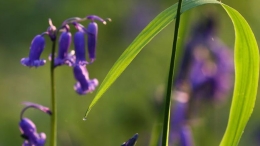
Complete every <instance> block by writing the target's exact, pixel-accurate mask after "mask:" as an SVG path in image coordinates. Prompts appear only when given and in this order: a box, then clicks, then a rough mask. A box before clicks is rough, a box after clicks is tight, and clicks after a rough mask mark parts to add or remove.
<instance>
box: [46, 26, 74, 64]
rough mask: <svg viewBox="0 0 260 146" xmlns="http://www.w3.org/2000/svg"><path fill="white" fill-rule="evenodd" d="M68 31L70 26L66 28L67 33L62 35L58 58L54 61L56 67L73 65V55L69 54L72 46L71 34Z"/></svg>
mask: <svg viewBox="0 0 260 146" xmlns="http://www.w3.org/2000/svg"><path fill="white" fill-rule="evenodd" d="M68 29H69V28H68V26H66V28H65V31H64V32H62V33H61V35H60V39H59V50H58V56H57V57H56V58H55V60H54V66H55V67H56V66H60V65H63V64H67V65H69V66H71V65H72V64H71V62H72V60H73V59H72V58H71V55H69V54H68V50H69V48H70V44H71V33H70V32H69V30H68ZM50 59H51V58H50Z"/></svg>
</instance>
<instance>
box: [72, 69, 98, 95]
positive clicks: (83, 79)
mask: <svg viewBox="0 0 260 146" xmlns="http://www.w3.org/2000/svg"><path fill="white" fill-rule="evenodd" d="M73 72H74V77H75V79H76V80H77V81H78V82H77V83H76V84H75V85H74V90H75V91H76V92H77V93H78V94H80V95H84V94H87V93H89V92H92V91H94V90H95V88H96V86H97V85H98V80H97V79H93V80H90V79H89V75H88V71H87V69H86V67H85V66H83V65H76V66H74V67H73Z"/></svg>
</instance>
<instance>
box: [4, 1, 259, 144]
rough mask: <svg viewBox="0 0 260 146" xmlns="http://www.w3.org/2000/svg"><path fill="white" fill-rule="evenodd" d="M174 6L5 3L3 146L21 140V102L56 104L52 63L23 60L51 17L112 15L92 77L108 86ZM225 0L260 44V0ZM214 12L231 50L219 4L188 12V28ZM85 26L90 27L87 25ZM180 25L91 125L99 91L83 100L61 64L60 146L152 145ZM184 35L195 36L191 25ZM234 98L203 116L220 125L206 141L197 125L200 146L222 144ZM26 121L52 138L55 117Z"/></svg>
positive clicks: (147, 54) (109, 95) (129, 73)
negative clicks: (125, 55) (122, 58)
mask: <svg viewBox="0 0 260 146" xmlns="http://www.w3.org/2000/svg"><path fill="white" fill-rule="evenodd" d="M175 2H176V1H169V0H167V1H153V0H142V1H137V0H133V1H119V0H111V1H109V2H106V3H104V1H101V0H95V1H94V0H90V1H83V0H78V1H68V0H64V1H61V0H57V1H50V0H47V1H46V0H45V1H41V0H36V1H25V2H24V1H23V2H21V1H16V0H10V1H1V2H0V18H1V20H2V21H1V23H0V32H1V33H0V58H1V61H0V99H1V102H0V111H1V114H0V129H1V131H0V146H6V145H21V143H22V139H21V138H20V132H19V129H18V122H19V114H20V111H21V109H22V107H23V105H21V102H23V101H31V102H35V103H39V104H43V105H46V106H49V105H50V97H49V95H50V87H49V78H50V77H49V64H50V63H49V62H48V63H47V65H46V66H44V67H40V68H38V69H34V68H32V69H28V68H26V67H23V66H22V65H20V63H19V61H20V59H21V58H22V57H25V56H27V55H28V49H29V46H30V43H31V40H32V38H33V37H34V36H35V35H36V34H39V33H41V32H43V31H45V30H46V28H47V27H48V21H47V20H48V18H52V20H53V22H54V24H55V25H56V26H59V24H61V23H62V21H63V20H64V19H66V18H69V17H74V16H79V17H83V16H85V15H88V14H97V15H99V16H101V17H110V18H112V20H113V21H112V22H111V23H108V25H106V26H104V25H102V24H99V37H98V38H99V39H98V49H97V60H96V62H95V64H93V65H90V66H88V70H89V72H90V78H98V79H99V80H100V82H101V81H102V80H103V79H104V77H105V75H106V74H107V72H108V70H109V69H110V68H111V66H112V65H113V63H114V62H115V61H116V59H117V58H118V57H119V55H120V54H121V53H122V52H123V51H124V49H125V48H126V47H127V46H128V45H129V44H130V43H131V42H132V40H133V39H134V38H135V37H136V36H137V34H138V33H139V32H140V31H141V30H142V29H143V28H144V27H145V26H146V25H147V24H148V23H149V21H151V20H152V19H153V18H154V17H155V16H156V15H157V14H158V13H159V12H161V11H162V10H164V9H165V8H167V7H169V6H170V5H172V4H174V3H175ZM224 2H225V1H224ZM225 3H226V4H228V5H230V6H232V7H233V8H235V9H236V10H238V11H239V12H240V13H241V14H242V15H243V16H244V17H245V19H246V20H247V21H248V23H249V24H250V26H251V28H252V30H253V31H254V33H255V36H256V39H257V40H260V39H259V38H260V32H259V28H258V26H259V25H260V18H259V17H257V16H258V9H257V6H258V5H259V4H260V2H259V1H257V0H250V1H248V2H247V3H246V2H242V1H241V2H237V1H235V0H229V1H227V2H225ZM209 10H213V11H215V13H217V14H219V23H220V27H219V36H220V37H221V39H222V40H223V41H224V42H225V43H226V44H227V45H228V46H229V47H230V48H233V44H234V31H233V27H232V23H231V21H230V20H229V18H228V16H227V15H226V12H224V10H223V9H222V8H221V7H220V6H216V5H206V6H202V7H199V8H195V9H193V10H191V11H189V12H188V13H187V14H185V15H189V20H187V23H188V24H191V23H192V22H193V21H194V20H197V19H198V18H200V17H201V16H202V15H205V14H206V13H207V12H208V11H209ZM84 24H85V25H87V22H85V23H84ZM173 25H174V24H171V25H169V27H167V28H166V29H165V30H163V31H162V32H161V33H160V34H159V35H158V36H156V37H155V39H153V41H152V42H151V43H150V44H148V45H147V46H146V47H145V49H144V50H143V51H142V52H141V53H140V54H139V55H138V56H137V58H136V59H135V60H134V61H133V63H131V64H130V66H129V67H128V68H127V69H126V71H125V72H124V73H123V74H122V76H120V77H119V79H118V80H117V81H116V82H115V84H113V85H112V87H111V88H110V89H109V90H108V91H107V92H106V93H105V94H104V98H102V99H101V100H100V101H99V104H97V105H96V106H95V107H94V109H93V110H92V112H91V114H90V115H89V117H88V120H87V121H85V122H84V121H83V120H82V117H83V115H84V112H85V110H86V109H87V107H88V105H89V103H90V101H91V99H92V98H93V97H94V95H95V92H94V93H93V94H89V95H86V96H78V95H77V94H76V93H75V91H74V90H73V85H74V83H75V80H74V78H73V74H72V70H71V68H69V67H61V68H58V69H57V70H56V80H57V98H58V145H74V146H77V145H88V144H91V145H104V144H106V145H120V144H121V143H122V142H123V141H125V140H127V139H128V138H129V137H131V136H132V135H133V134H134V133H136V132H138V133H139V134H140V137H139V140H138V144H137V145H140V146H141V145H147V143H148V142H149V137H150V133H151V131H152V128H153V124H154V122H156V118H157V116H158V115H157V114H158V112H157V110H158V109H157V107H156V106H155V103H154V97H155V92H156V90H157V88H158V86H161V85H164V83H165V81H166V78H167V69H168V62H169V59H170V55H169V54H170V49H171V45H172V43H171V42H172V37H173V28H174V26H173ZM181 25H182V24H181ZM188 26H189V25H188ZM72 30H73V29H72ZM74 31H75V30H74ZM185 31H186V32H187V34H189V33H188V32H189V28H187V30H185ZM183 37H184V38H187V37H188V36H183ZM46 40H47V39H46ZM46 42H47V45H46V48H45V51H44V53H43V55H42V58H47V56H48V55H49V53H50V46H51V42H50V41H49V40H48V41H46ZM258 43H259V41H258ZM230 101H231V99H230V98H229V99H228V100H227V102H226V103H225V104H224V105H221V106H220V107H218V108H216V109H215V111H213V113H214V114H209V113H208V112H205V113H202V114H204V115H205V116H204V117H202V119H200V120H202V121H207V120H208V119H212V117H214V118H215V119H214V121H215V122H216V124H214V125H215V127H214V132H213V134H212V135H211V136H212V138H209V139H208V140H205V136H206V135H207V133H208V131H207V128H206V130H204V131H203V132H201V129H205V127H204V126H203V124H201V125H198V126H195V127H193V131H194V134H195V135H194V139H195V140H196V143H197V144H198V145H207V144H208V143H211V144H214V145H218V144H219V142H220V140H221V138H222V136H223V134H224V130H225V128H226V124H227V119H228V113H229V107H230ZM259 102H260V101H259V98H257V101H256V106H255V110H254V112H253V114H252V118H251V119H250V120H249V123H248V125H247V127H246V129H245V132H244V134H243V136H242V139H241V142H240V145H256V143H255V142H256V139H257V135H256V133H259V131H260V124H259V121H260V118H259V116H258V115H257V111H259V110H260V105H259ZM26 116H28V117H30V118H31V119H32V120H33V121H34V122H35V124H36V125H37V128H38V131H41V132H42V131H44V132H46V133H47V134H48V133H49V124H50V123H49V121H50V117H48V116H47V115H45V114H42V113H41V112H38V111H33V110H30V111H28V112H27V113H26ZM46 127H48V128H46ZM257 130H258V131H257ZM258 139H260V138H259V136H258Z"/></svg>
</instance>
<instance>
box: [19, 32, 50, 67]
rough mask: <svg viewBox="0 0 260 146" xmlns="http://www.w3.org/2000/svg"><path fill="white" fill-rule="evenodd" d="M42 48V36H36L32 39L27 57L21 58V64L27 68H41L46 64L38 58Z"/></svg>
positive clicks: (43, 42) (43, 41) (43, 44)
mask: <svg viewBox="0 0 260 146" xmlns="http://www.w3.org/2000/svg"><path fill="white" fill-rule="evenodd" d="M44 47H45V40H44V37H43V36H42V35H37V36H36V37H34V39H33V40H32V43H31V47H30V53H29V57H27V58H22V59H21V64H22V65H24V66H28V67H38V66H43V65H44V64H45V63H46V61H45V60H41V59H40V56H41V53H42V51H43V49H44Z"/></svg>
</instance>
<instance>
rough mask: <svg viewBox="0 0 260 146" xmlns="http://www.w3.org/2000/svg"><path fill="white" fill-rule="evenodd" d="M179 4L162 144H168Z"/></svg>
mask: <svg viewBox="0 0 260 146" xmlns="http://www.w3.org/2000/svg"><path fill="white" fill-rule="evenodd" d="M181 4H182V0H179V3H178V8H177V14H176V21H175V31H174V38H173V44H172V56H171V62H170V69H169V76H168V83H167V84H168V85H167V93H166V98H165V109H164V121H163V133H162V146H168V138H169V121H170V110H171V93H172V82H173V73H174V61H175V52H176V48H177V38H178V31H179V24H180V15H181Z"/></svg>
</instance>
